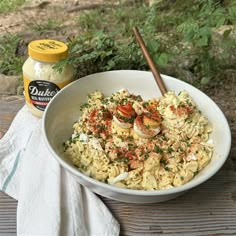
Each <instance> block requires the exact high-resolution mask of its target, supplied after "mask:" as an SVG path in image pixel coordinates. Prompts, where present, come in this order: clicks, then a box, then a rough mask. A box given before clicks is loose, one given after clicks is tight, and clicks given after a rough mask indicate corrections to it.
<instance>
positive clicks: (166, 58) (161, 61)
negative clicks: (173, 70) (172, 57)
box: [156, 52, 169, 66]
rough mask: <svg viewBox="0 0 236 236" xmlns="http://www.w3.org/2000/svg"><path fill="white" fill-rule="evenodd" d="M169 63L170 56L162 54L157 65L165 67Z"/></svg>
mask: <svg viewBox="0 0 236 236" xmlns="http://www.w3.org/2000/svg"><path fill="white" fill-rule="evenodd" d="M168 61H169V56H168V54H167V53H164V52H163V53H161V55H160V56H159V57H158V60H157V61H156V63H157V64H158V65H161V66H165V65H166V64H167V63H168Z"/></svg>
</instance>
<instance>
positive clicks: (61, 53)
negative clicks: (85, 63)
mask: <svg viewBox="0 0 236 236" xmlns="http://www.w3.org/2000/svg"><path fill="white" fill-rule="evenodd" d="M28 55H29V57H28V59H27V60H26V61H25V63H24V65H23V79H24V93H25V101H26V105H27V106H28V108H29V110H30V111H31V113H32V114H33V115H35V116H38V117H41V116H42V114H43V111H44V110H45V108H46V106H47V104H48V103H49V102H50V100H51V99H52V98H53V96H54V95H55V94H56V93H57V92H58V91H59V90H60V89H61V88H63V87H64V86H65V85H67V84H69V83H70V82H72V80H73V77H74V70H73V67H72V66H71V65H68V64H67V65H65V66H63V67H62V70H61V71H58V70H56V69H55V68H54V66H55V64H56V63H58V62H59V61H60V60H62V59H65V58H67V56H68V47H67V45H66V44H64V43H62V42H59V41H56V40H50V39H43V40H36V41H32V42H31V43H29V45H28Z"/></svg>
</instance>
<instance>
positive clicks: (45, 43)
mask: <svg viewBox="0 0 236 236" xmlns="http://www.w3.org/2000/svg"><path fill="white" fill-rule="evenodd" d="M28 54H29V56H30V57H32V58H33V59H35V60H39V61H44V62H57V61H60V60H61V59H64V58H66V57H67V55H68V47H67V45H66V44H64V43H62V42H60V41H57V40H52V39H41V40H35V41H32V42H30V43H29V45H28Z"/></svg>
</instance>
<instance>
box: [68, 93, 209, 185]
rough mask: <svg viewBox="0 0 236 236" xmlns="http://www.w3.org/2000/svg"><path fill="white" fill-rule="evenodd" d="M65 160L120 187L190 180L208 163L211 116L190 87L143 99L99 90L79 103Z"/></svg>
mask: <svg viewBox="0 0 236 236" xmlns="http://www.w3.org/2000/svg"><path fill="white" fill-rule="evenodd" d="M81 111H82V115H81V117H80V118H79V120H78V121H77V122H76V123H75V124H74V126H73V128H74V133H73V134H72V136H71V138H70V139H69V140H67V141H66V142H65V143H64V150H65V154H66V156H67V158H68V159H69V160H70V161H71V162H72V163H73V164H74V165H75V166H76V167H78V169H79V170H80V171H81V172H83V173H85V174H86V175H88V176H90V177H92V178H95V179H97V180H99V181H102V182H105V183H108V184H111V185H115V186H118V187H122V188H129V189H139V190H159V189H168V188H173V187H177V186H181V185H183V184H185V183H187V182H189V181H190V180H191V179H192V178H193V177H194V176H195V175H196V174H198V173H199V171H201V170H202V169H203V168H204V167H205V166H206V165H207V164H208V163H209V161H210V159H211V157H212V153H213V144H210V142H209V134H210V133H211V132H212V127H211V124H210V123H209V121H208V119H207V118H206V117H204V116H203V115H202V114H201V111H200V110H199V109H198V107H197V104H196V103H195V102H194V101H193V100H192V98H191V97H190V96H189V94H188V93H187V92H186V91H182V92H181V93H179V95H176V94H175V93H174V92H171V91H170V92H168V93H166V94H165V95H164V96H162V97H160V98H153V99H150V100H147V101H144V100H143V99H142V97H141V96H140V95H134V94H131V93H129V92H128V91H127V90H125V89H123V90H120V91H118V92H116V93H113V94H112V95H111V96H109V97H105V96H104V95H103V94H102V93H101V92H99V91H95V92H94V93H92V94H89V96H88V102H87V103H86V104H83V105H82V106H81Z"/></svg>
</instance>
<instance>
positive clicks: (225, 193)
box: [0, 97, 236, 235]
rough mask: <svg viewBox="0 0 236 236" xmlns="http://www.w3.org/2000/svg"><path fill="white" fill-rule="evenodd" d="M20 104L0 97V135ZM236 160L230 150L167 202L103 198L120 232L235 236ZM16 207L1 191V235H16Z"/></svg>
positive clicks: (11, 98) (18, 101) (17, 100)
mask: <svg viewBox="0 0 236 236" xmlns="http://www.w3.org/2000/svg"><path fill="white" fill-rule="evenodd" d="M23 103H24V101H23V98H22V97H10V98H2V99H0V134H2V135H3V134H4V133H5V132H6V131H7V129H8V127H9V125H10V123H11V121H12V119H13V118H14V116H15V114H16V112H17V111H18V110H19V109H20V108H21V107H22V105H23ZM233 145H234V146H235V143H233ZM233 149H234V150H235V147H233ZM235 159H236V158H235V152H233V151H231V153H230V157H229V158H228V160H227V162H226V164H225V165H224V166H223V168H222V169H221V170H220V171H219V172H218V173H217V174H216V175H215V176H214V177H212V178H211V179H210V180H209V181H207V182H206V183H204V184H202V185H201V186H199V187H196V188H194V189H192V190H190V191H189V192H187V193H186V194H184V195H183V196H181V197H178V198H176V199H174V200H170V201H168V202H164V203H156V204H150V205H147V204H142V205H136V204H127V203H121V202H117V201H113V200H110V199H107V198H104V197H103V198H102V200H103V201H104V203H105V204H106V205H107V206H108V207H109V209H110V210H111V212H112V213H113V214H114V216H115V217H116V218H117V220H118V221H119V223H120V225H121V235H236V173H235V170H234V163H233V161H232V160H235ZM16 207H17V202H16V201H15V200H14V199H12V198H11V197H9V196H7V195H6V194H4V193H0V235H16Z"/></svg>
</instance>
